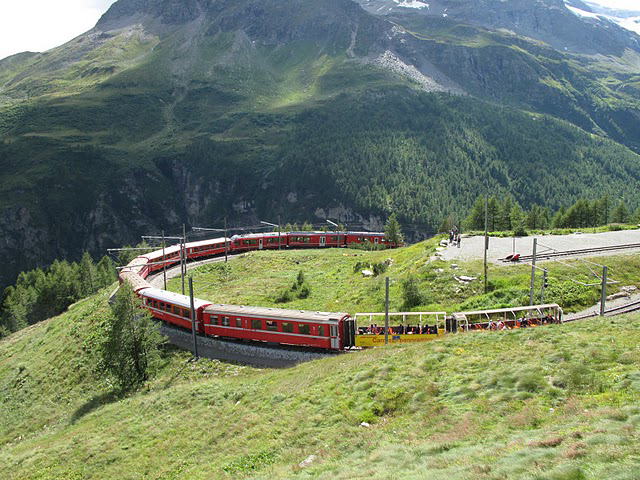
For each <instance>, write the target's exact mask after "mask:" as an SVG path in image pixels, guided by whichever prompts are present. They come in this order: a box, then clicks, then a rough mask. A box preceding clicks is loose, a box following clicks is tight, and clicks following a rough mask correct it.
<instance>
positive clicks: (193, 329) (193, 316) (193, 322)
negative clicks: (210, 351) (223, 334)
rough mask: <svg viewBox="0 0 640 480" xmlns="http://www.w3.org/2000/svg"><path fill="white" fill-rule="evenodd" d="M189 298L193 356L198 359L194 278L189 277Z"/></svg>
mask: <svg viewBox="0 0 640 480" xmlns="http://www.w3.org/2000/svg"><path fill="white" fill-rule="evenodd" d="M189 297H190V301H191V336H192V337H193V356H194V357H195V358H196V360H197V359H198V337H197V336H196V307H195V302H194V301H193V278H192V277H189Z"/></svg>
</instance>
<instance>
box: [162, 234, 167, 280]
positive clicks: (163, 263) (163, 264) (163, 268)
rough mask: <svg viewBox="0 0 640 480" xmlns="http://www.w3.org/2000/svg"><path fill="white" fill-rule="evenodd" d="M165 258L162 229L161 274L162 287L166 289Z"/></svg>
mask: <svg viewBox="0 0 640 480" xmlns="http://www.w3.org/2000/svg"><path fill="white" fill-rule="evenodd" d="M166 261H167V258H166V256H165V254H164V230H163V231H162V276H163V278H164V289H165V290H166V289H167V263H166Z"/></svg>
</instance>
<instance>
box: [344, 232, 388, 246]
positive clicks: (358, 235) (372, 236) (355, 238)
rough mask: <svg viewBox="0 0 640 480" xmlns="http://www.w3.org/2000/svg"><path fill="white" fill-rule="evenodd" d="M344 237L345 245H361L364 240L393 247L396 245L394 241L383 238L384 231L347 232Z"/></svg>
mask: <svg viewBox="0 0 640 480" xmlns="http://www.w3.org/2000/svg"><path fill="white" fill-rule="evenodd" d="M346 237H347V247H348V246H349V245H353V244H357V245H361V244H363V243H366V242H370V243H373V244H374V245H384V246H386V247H387V248H395V247H397V246H398V245H396V244H395V243H393V242H390V241H388V240H387V239H386V238H385V235H384V233H372V232H347V233H346Z"/></svg>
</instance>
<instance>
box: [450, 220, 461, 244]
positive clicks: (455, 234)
mask: <svg viewBox="0 0 640 480" xmlns="http://www.w3.org/2000/svg"><path fill="white" fill-rule="evenodd" d="M449 245H457V246H458V248H460V231H459V230H458V227H457V226H455V225H454V226H453V228H452V229H451V231H450V232H449Z"/></svg>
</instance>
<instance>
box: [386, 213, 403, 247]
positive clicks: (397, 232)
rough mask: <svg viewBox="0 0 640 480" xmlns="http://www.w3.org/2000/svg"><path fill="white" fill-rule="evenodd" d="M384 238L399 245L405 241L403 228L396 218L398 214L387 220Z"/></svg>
mask: <svg viewBox="0 0 640 480" xmlns="http://www.w3.org/2000/svg"><path fill="white" fill-rule="evenodd" d="M384 238H385V239H387V241H389V242H393V243H395V244H397V245H399V244H401V243H402V242H403V241H404V237H403V235H402V227H401V226H400V222H398V219H397V218H396V214H395V213H393V214H391V216H390V217H389V218H388V220H387V224H386V225H385V228H384Z"/></svg>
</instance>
